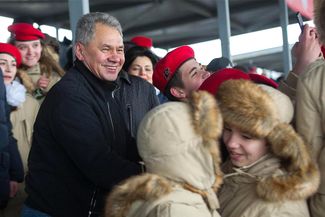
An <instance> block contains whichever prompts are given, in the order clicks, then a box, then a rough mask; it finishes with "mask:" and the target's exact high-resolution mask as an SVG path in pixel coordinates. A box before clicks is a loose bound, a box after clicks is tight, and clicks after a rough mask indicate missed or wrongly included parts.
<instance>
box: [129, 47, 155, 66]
mask: <svg viewBox="0 0 325 217" xmlns="http://www.w3.org/2000/svg"><path fill="white" fill-rule="evenodd" d="M143 56H145V57H148V58H149V59H150V60H151V63H152V66H153V67H154V66H155V65H156V63H157V62H158V60H159V57H158V56H157V55H155V54H154V53H153V52H151V51H150V50H149V49H148V48H145V47H140V46H134V47H131V48H130V49H128V50H127V51H126V53H125V63H124V65H123V69H124V70H125V71H128V69H129V67H130V66H131V64H132V62H133V61H134V60H135V59H136V58H137V57H143Z"/></svg>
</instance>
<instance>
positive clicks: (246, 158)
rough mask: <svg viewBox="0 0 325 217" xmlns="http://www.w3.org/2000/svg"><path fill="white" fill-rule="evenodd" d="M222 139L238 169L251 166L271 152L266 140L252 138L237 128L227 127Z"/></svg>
mask: <svg viewBox="0 0 325 217" xmlns="http://www.w3.org/2000/svg"><path fill="white" fill-rule="evenodd" d="M222 138H223V141H224V143H225V145H226V148H227V150H228V152H229V157H230V160H231V162H232V164H233V165H234V166H237V167H243V166H248V165H251V164H253V163H255V162H256V161H257V160H259V159H260V158H261V157H263V156H264V155H265V154H267V153H268V151H269V149H268V147H267V145H266V140H265V139H257V138H252V137H251V136H250V135H247V134H245V133H243V132H241V131H240V130H238V129H237V128H235V127H231V126H227V125H225V127H224V130H223V134H222Z"/></svg>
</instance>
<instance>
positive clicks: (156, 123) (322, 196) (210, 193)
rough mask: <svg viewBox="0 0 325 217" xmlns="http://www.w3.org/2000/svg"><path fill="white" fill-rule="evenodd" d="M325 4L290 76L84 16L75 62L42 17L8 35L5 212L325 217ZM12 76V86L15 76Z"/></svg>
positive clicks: (0, 174) (104, 17) (0, 47)
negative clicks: (38, 24) (167, 44)
mask: <svg viewBox="0 0 325 217" xmlns="http://www.w3.org/2000/svg"><path fill="white" fill-rule="evenodd" d="M323 2H324V1H320V2H318V1H315V18H314V20H315V24H316V28H314V27H309V26H308V25H306V26H305V27H304V31H303V32H302V34H301V35H300V37H299V41H298V42H297V43H296V44H295V46H294V47H293V50H292V53H293V56H294V57H295V62H294V67H293V70H292V71H291V72H289V75H288V77H287V78H286V79H285V80H283V81H282V82H281V83H279V84H278V83H276V82H274V81H273V80H271V79H269V78H267V77H264V76H262V75H258V74H252V73H245V72H243V71H241V70H239V69H235V68H233V67H232V64H229V62H227V64H224V66H222V67H221V66H219V65H218V67H217V68H216V61H217V60H214V61H212V62H211V64H209V65H208V66H207V67H206V66H203V65H201V64H200V63H198V62H197V61H196V59H195V53H194V51H193V49H192V48H191V47H189V46H187V45H184V46H180V47H178V48H176V49H174V50H172V51H170V52H169V53H167V54H166V55H165V56H164V57H162V58H160V57H158V56H156V55H155V54H154V53H153V52H152V50H151V47H152V46H153V42H152V40H151V39H150V38H148V37H145V36H136V37H134V38H132V40H131V41H130V42H128V43H126V42H125V41H123V31H122V27H121V25H120V23H119V21H118V20H117V19H116V18H115V17H113V16H111V15H109V14H107V13H100V12H94V13H89V14H85V15H83V16H82V17H81V18H80V19H79V21H78V23H77V27H76V34H75V39H74V44H73V49H74V55H75V60H74V62H73V64H72V65H71V66H69V67H68V62H71V61H70V60H69V61H65V62H66V63H65V64H64V65H62V64H60V63H61V62H60V59H61V58H59V54H58V49H57V44H55V43H54V42H53V41H50V40H49V36H46V35H44V34H43V33H42V32H41V31H40V30H38V29H36V28H34V27H33V26H32V25H31V24H29V23H14V24H12V25H10V26H9V27H8V30H9V31H10V32H11V37H10V39H9V40H8V43H0V70H1V73H0V74H1V79H0V80H1V83H0V84H1V85H0V94H1V95H0V100H1V104H0V105H1V108H0V112H1V113H0V121H1V122H0V124H1V125H0V129H1V131H0V139H1V141H0V157H1V161H0V163H1V165H0V166H1V167H0V168H1V170H0V184H1V185H0V216H3V217H9V216H10V217H15V216H22V217H59V216H60V217H65V216H88V217H93V216H97V217H99V216H101V217H121V216H128V217H140V216H142V217H143V216H148V217H158V216H159V217H172V216H173V217H175V216H193V217H194V216H206V217H208V216H222V217H244V216H250V217H254V216H256V217H258V216H265V217H270V216H301V217H309V216H311V217H321V216H325V174H324V171H325V168H324V167H325V148H324V133H325V126H323V125H324V123H325V117H324V115H323V113H324V112H323V111H324V103H325V99H324V97H325V93H324V89H323V88H322V87H323V82H325V75H324V73H325V60H324V56H323V54H322V51H321V48H322V44H325V26H324V25H323V22H324V20H325V17H324V15H323V14H325V13H322V10H324V9H323V8H325V3H323ZM2 81H3V82H2Z"/></svg>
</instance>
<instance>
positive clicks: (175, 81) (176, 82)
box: [164, 69, 184, 101]
mask: <svg viewBox="0 0 325 217" xmlns="http://www.w3.org/2000/svg"><path fill="white" fill-rule="evenodd" d="M172 87H180V88H184V82H183V80H182V72H181V71H180V70H179V69H177V70H176V72H175V74H174V75H173V77H172V78H171V79H170V80H169V81H168V83H167V85H166V87H165V91H164V95H165V96H166V97H167V98H168V99H169V100H171V101H179V99H178V98H177V97H175V96H174V95H173V94H171V92H170V89H171V88H172Z"/></svg>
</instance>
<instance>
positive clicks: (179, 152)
mask: <svg viewBox="0 0 325 217" xmlns="http://www.w3.org/2000/svg"><path fill="white" fill-rule="evenodd" d="M221 126H222V118H221V116H220V114H219V110H218V107H217V105H216V101H215V100H214V98H213V96H211V95H210V94H208V93H203V92H201V93H193V95H192V96H190V98H189V103H184V102H169V103H165V104H163V105H160V106H158V107H156V108H154V109H153V110H151V111H150V112H149V113H148V114H147V115H146V116H145V117H144V119H143V120H142V122H141V124H140V126H139V131H138V135H137V142H138V149H139V153H140V155H141V157H142V158H143V161H144V164H145V166H146V169H147V172H148V173H146V174H143V175H139V176H135V177H132V178H129V179H128V180H126V181H124V182H123V183H122V184H120V185H118V186H116V187H115V188H114V190H113V191H112V192H111V194H110V195H109V196H108V199H107V202H106V207H105V217H117V216H128V217H140V216H141V217H172V216H175V217H176V216H187V217H194V216H201V217H218V216H219V214H218V212H217V211H216V209H217V208H218V206H219V202H218V198H217V197H216V190H217V189H218V187H219V186H220V184H221V182H222V174H221V173H220V168H219V163H220V156H219V150H218V143H217V140H218V137H219V135H220V133H221Z"/></svg>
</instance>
